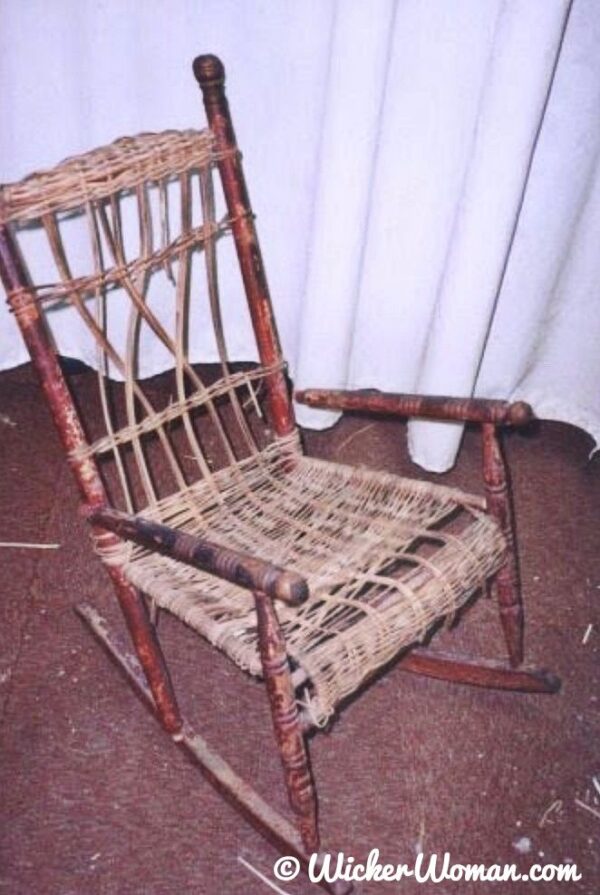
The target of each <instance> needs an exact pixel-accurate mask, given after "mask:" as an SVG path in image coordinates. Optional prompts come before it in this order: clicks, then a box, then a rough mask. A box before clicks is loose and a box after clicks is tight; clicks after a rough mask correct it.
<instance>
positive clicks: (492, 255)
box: [0, 0, 600, 471]
mask: <svg viewBox="0 0 600 895" xmlns="http://www.w3.org/2000/svg"><path fill="white" fill-rule="evenodd" d="M0 28H1V33H0V84H1V85H2V89H1V90H0V111H1V115H2V119H1V120H2V122H3V126H2V128H1V130H0V158H1V169H2V170H1V177H2V180H4V181H9V180H14V179H17V178H20V177H21V176H23V175H25V174H26V173H29V171H31V170H33V169H36V168H40V167H44V166H49V165H52V164H55V163H56V162H57V161H59V160H60V159H62V158H63V157H64V156H66V155H72V154H74V153H76V152H81V151H84V150H86V149H90V148H92V147H93V146H96V145H100V144H102V143H105V142H108V141H110V140H112V139H114V138H115V137H117V136H121V135H122V134H130V133H136V132H138V131H142V130H162V129H164V128H168V127H189V126H196V125H197V126H202V124H203V115H202V110H201V105H200V99H199V95H198V90H197V87H196V85H195V82H194V79H193V77H192V75H191V70H190V63H191V60H192V58H193V57H194V56H195V55H197V54H198V53H200V52H215V53H217V54H218V55H220V56H221V57H222V58H223V60H224V62H225V63H226V65H227V67H228V70H229V81H228V92H229V97H230V102H231V105H232V109H233V114H234V120H235V122H236V129H237V132H238V139H239V142H240V145H241V147H242V149H243V151H244V158H245V165H246V173H247V176H248V180H249V185H250V192H251V196H252V197H253V204H254V206H255V210H256V212H257V214H258V223H259V234H260V236H261V242H262V244H263V250H264V254H265V258H266V263H267V271H268V274H269V280H270V283H271V288H272V292H273V299H274V304H275V309H276V314H277V317H278V322H279V329H280V335H281V337H282V342H283V345H284V349H285V352H286V355H287V357H288V360H289V361H290V367H291V372H292V376H293V378H294V381H295V384H296V386H297V387H307V386H326V387H336V388H337V387H350V388H380V389H388V390H394V391H410V392H422V393H430V394H435V393H437V394H440V393H441V394H451V395H452V394H454V395H469V394H473V393H475V394H477V395H482V396H486V397H499V398H514V399H517V398H519V399H524V400H528V401H530V402H531V403H532V404H533V406H534V409H535V410H536V412H537V413H538V415H539V416H541V417H545V418H551V419H558V420H563V421H566V422H570V423H573V424H575V425H577V426H581V427H582V428H584V429H586V430H587V431H588V432H589V433H590V434H591V435H592V436H593V438H594V439H595V440H596V441H600V391H599V389H598V386H597V383H598V381H599V379H600V351H598V349H597V346H598V344H599V343H600V313H599V312H598V310H597V304H598V302H597V297H596V296H597V288H598V287H597V284H598V283H599V282H600V251H599V250H598V241H599V239H600V179H599V177H598V173H597V169H598V165H597V160H598V152H599V146H600V115H599V114H598V110H599V107H600V104H599V100H600V3H598V2H597V0H573V3H572V4H570V3H569V2H568V0H453V2H448V0H369V2H368V3H367V2H364V0H338V2H335V0H302V2H299V0H279V2H277V3H268V2H261V0H169V2H167V0H152V2H141V0H51V2H48V0H25V2H22V0H0ZM57 340H58V344H59V348H60V349H61V350H64V351H65V353H69V354H71V355H73V354H74V355H76V356H78V346H77V338H76V332H75V331H71V332H69V331H68V328H65V329H64V331H63V330H59V331H58V333H57ZM234 344H235V354H236V357H237V359H244V358H247V357H251V356H253V354H254V352H253V350H252V346H251V344H250V337H249V333H248V328H247V327H246V326H245V325H242V324H240V329H239V332H238V335H237V338H236V339H235V340H234ZM198 350H199V349H198ZM85 359H86V360H89V358H87V357H86V358H85ZM194 359H196V360H202V359H205V358H203V357H202V356H195V358H194ZM25 360H26V353H25V349H24V347H23V346H22V344H21V341H20V338H19V336H18V334H17V332H16V329H15V325H14V322H13V321H12V319H11V318H10V315H9V314H8V313H5V312H4V310H3V311H2V316H1V319H0V368H7V367H10V366H14V365H16V364H19V363H22V362H23V361H25ZM147 360H148V362H149V365H150V366H149V369H148V370H147V371H146V372H157V371H158V370H159V369H160V368H161V363H162V362H163V359H162V358H158V357H157V358H155V359H153V358H149V359H147ZM298 417H299V421H300V422H301V423H302V424H304V425H308V426H314V427H318V428H322V427H324V426H326V425H331V424H332V422H334V420H335V419H336V417H335V416H334V415H332V414H328V413H324V412H322V411H311V410H308V409H307V408H298ZM460 434H461V428H460V426H456V425H452V424H437V423H423V422H413V423H411V425H410V428H409V438H410V447H411V453H412V456H413V458H414V459H415V460H416V461H417V462H418V463H420V464H422V465H423V466H425V467H427V468H429V469H434V470H438V471H442V470H444V469H447V468H448V467H449V466H450V465H451V464H452V462H453V460H454V457H455V453H456V450H457V448H458V444H459V440H460Z"/></svg>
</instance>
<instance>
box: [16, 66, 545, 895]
mask: <svg viewBox="0 0 600 895" xmlns="http://www.w3.org/2000/svg"><path fill="white" fill-rule="evenodd" d="M194 72H195V75H196V78H197V80H198V82H199V84H200V87H201V89H202V93H203V98H204V103H205V109H206V114H207V119H208V124H209V127H208V128H207V129H204V130H185V131H173V130H171V131H165V132H163V133H158V134H151V133H146V134H141V135H139V136H137V137H127V138H123V139H120V140H117V141H116V142H114V143H112V144H111V145H110V146H106V147H103V148H100V149H96V150H93V151H91V152H88V153H84V154H82V155H80V156H77V157H75V158H70V159H67V160H66V161H64V162H62V163H61V164H59V165H57V166H56V167H55V168H53V169H51V170H48V171H42V172H37V173H35V174H32V175H31V176H30V177H27V178H25V179H24V180H22V181H20V182H19V183H14V184H7V185H5V186H3V187H2V188H1V189H0V275H1V278H2V282H3V284H4V286H5V289H6V292H7V296H8V300H9V304H10V307H11V310H12V311H13V312H14V314H15V318H16V321H17V323H18V325H19V327H20V329H21V332H22V334H23V338H24V340H25V343H26V345H27V347H28V349H29V352H30V355H31V358H32V361H33V364H34V366H35V369H36V371H37V373H38V375H39V378H40V381H41V384H42V387H43V390H44V394H45V396H46V398H47V400H48V403H49V406H50V409H51V411H52V415H53V419H54V422H55V424H56V427H57V430H58V433H59V436H60V439H61V443H62V445H63V448H64V450H65V452H66V454H67V458H68V462H69V464H70V466H71V469H72V471H73V473H74V476H75V479H76V481H77V484H78V486H79V490H80V493H81V497H82V501H83V503H84V507H85V512H86V515H87V517H88V518H89V519H90V521H91V522H92V537H93V543H94V547H95V550H96V552H97V554H98V555H99V557H100V558H101V560H102V561H103V562H104V564H105V565H106V567H107V570H108V572H109V575H110V577H111V579H112V581H113V584H114V586H115V589H116V593H117V597H118V600H119V602H120V605H121V608H122V609H123V612H124V615H125V619H126V622H127V625H128V628H129V631H130V634H131V636H132V640H133V643H134V646H135V649H136V654H137V661H138V662H139V667H138V664H137V663H136V662H135V661H134V660H132V659H131V658H130V657H127V658H124V654H123V652H122V650H120V649H113V648H112V646H111V649H112V652H113V653H114V654H115V655H117V657H119V661H120V662H121V664H122V665H123V667H124V668H125V669H126V671H127V673H128V674H129V675H130V676H133V678H134V679H135V680H136V682H137V683H136V685H137V686H138V688H141V689H142V691H143V693H144V696H145V698H147V699H148V700H149V699H150V697H149V694H150V693H151V694H152V695H151V701H152V705H153V707H154V708H155V710H156V712H157V714H158V716H159V718H160V720H161V722H162V724H163V726H164V727H165V728H166V729H167V730H168V731H169V732H170V733H172V734H173V735H174V737H175V738H176V739H177V740H178V741H180V742H182V743H183V744H185V745H187V747H188V748H189V750H190V751H191V752H192V753H193V754H194V755H195V756H196V758H197V759H198V760H199V762H200V764H201V765H202V766H203V767H204V768H205V770H206V771H207V773H208V776H209V778H210V779H212V780H213V782H215V783H216V785H218V786H219V787H220V788H222V789H224V790H225V791H228V792H229V794H230V795H231V796H232V797H233V801H234V802H236V801H237V803H239V804H240V805H242V807H243V808H244V810H245V811H246V812H247V813H248V814H249V815H250V816H251V817H255V818H256V819H257V822H258V825H259V827H260V828H261V829H263V830H264V829H266V830H267V831H269V832H270V833H271V834H272V835H273V836H274V838H275V839H276V840H277V841H278V842H279V843H280V844H282V843H288V844H289V843H291V842H292V840H293V839H294V842H295V844H293V845H289V847H290V848H291V849H292V851H291V852H290V853H295V852H297V853H298V854H302V859H303V861H306V857H307V852H308V851H310V850H317V849H318V847H319V837H318V830H317V810H316V801H315V796H314V787H313V782H312V778H311V774H310V768H309V764H308V759H307V754H306V747H305V744H304V740H303V730H304V729H305V728H306V727H307V726H310V725H324V724H326V723H327V721H328V720H329V719H330V718H331V717H332V715H333V714H334V712H335V711H336V709H337V708H338V707H339V705H340V703H342V702H343V701H344V700H345V699H346V698H347V697H349V696H350V695H351V694H352V693H354V692H355V691H356V690H357V689H358V688H360V687H361V686H362V685H363V684H364V683H365V682H367V681H368V680H369V679H370V678H372V677H373V676H374V675H375V674H376V672H377V671H378V670H379V669H381V668H382V667H383V666H384V665H386V664H387V663H388V662H389V661H390V660H392V659H394V658H395V657H397V656H400V654H404V655H403V661H404V662H405V668H406V670H408V671H414V672H418V673H424V674H428V675H430V676H433V677H444V678H447V679H451V680H460V681H463V682H466V683H471V684H474V685H476V686H499V687H504V688H505V689H524V690H530V691H537V692H551V691H554V690H555V689H556V688H557V686H558V684H557V682H556V680H555V679H553V678H551V677H548V676H547V675H545V674H544V673H541V672H540V673H537V672H535V671H533V670H527V669H520V670H518V671H516V670H514V669H512V670H511V669H501V668H498V667H496V666H495V665H493V664H492V665H490V664H489V663H488V665H487V666H481V665H479V666H475V665H473V664H472V663H469V662H466V661H463V660H456V659H453V658H452V657H443V656H437V657H436V656H432V655H428V654H425V653H423V652H417V653H415V652H414V651H413V653H408V655H407V651H409V650H411V649H412V648H413V647H414V646H415V645H416V644H418V643H420V642H421V641H423V639H424V638H425V637H426V636H427V635H428V634H429V633H430V632H431V630H432V627H433V626H434V625H435V624H436V623H437V622H438V621H439V620H441V619H444V618H445V617H448V616H453V615H454V613H456V612H457V611H458V610H459V609H460V608H461V607H462V606H463V605H464V604H465V603H466V602H467V600H469V598H470V597H471V596H472V595H473V594H475V593H476V592H477V591H478V589H480V588H481V587H482V586H483V585H484V584H485V583H486V582H487V581H488V579H490V578H491V577H492V576H494V575H495V574H497V576H498V579H497V580H498V599H499V603H500V610H501V617H502V620H503V624H504V629H505V634H506V639H507V643H508V646H509V651H510V655H511V661H512V663H513V664H518V663H519V661H520V659H521V654H522V625H523V619H522V610H521V604H520V596H519V581H518V568H517V560H516V552H515V544H514V527H513V520H512V509H511V505H510V493H509V486H508V479H507V475H506V470H505V466H504V461H503V459H502V455H501V451H500V447H499V442H498V439H497V432H496V427H497V426H499V425H520V424H522V423H524V422H527V420H528V419H529V418H530V416H531V409H530V408H528V407H527V405H524V404H520V403H519V404H512V405H511V404H508V403H507V402H500V401H480V400H472V399H465V400H463V399H460V398H445V397H438V398H422V397H420V396H414V395H387V396H386V395H378V396H373V395H364V394H354V393H339V392H331V391H318V390H309V391H307V392H305V393H303V394H301V395H300V396H299V397H300V398H301V399H303V400H305V401H306V402H307V403H310V404H312V405H313V406H323V407H331V406H338V407H342V408H346V409H361V410H365V409H366V410H367V411H369V412H374V413H390V412H391V413H407V414H408V415H412V414H416V415H418V414H422V415H423V416H427V417H431V418H436V419H440V418H450V419H462V420H472V421H476V422H478V423H482V424H483V435H484V480H485V497H478V496H474V495H470V494H466V493H464V492H462V491H459V490H457V489H453V488H447V487H444V486H441V485H433V484H429V483H427V482H420V481H414V480H409V479H405V478H400V477H398V476H394V475H391V474H388V473H380V472H376V471H373V470H367V469H362V468H359V469H357V468H353V467H349V466H344V465H342V464H338V463H334V462H327V463H326V462H323V461H320V460H317V459H314V458H310V457H306V456H304V454H303V452H302V450H301V444H300V439H299V433H298V431H297V429H296V426H295V422H294V415H293V409H292V404H291V400H290V394H289V388H288V383H287V379H286V368H285V363H284V360H283V357H282V353H281V348H280V344H279V340H278V336H277V332H276V328H275V322H274V315H273V308H272V304H271V299H270V294H269V289H268V285H267V280H266V275H265V271H264V266H263V262H262V256H261V252H260V247H259V244H258V238H257V234H256V228H255V226H254V216H253V213H252V208H251V206H250V201H249V197H248V192H247V189H246V184H245V180H244V175H243V170H242V162H241V155H240V153H239V150H238V147H237V144H236V140H235V134H234V130H233V126H232V123H231V117H230V114H229V107H228V104H227V100H226V98H225V93H224V70H223V66H222V64H221V63H220V61H219V60H218V59H216V57H214V56H204V57H200V58H199V59H198V60H196V63H195V66H194ZM219 182H220V187H221V189H219V188H218V185H219ZM33 236H38V237H39V239H38V241H37V242H35V243H33V242H32V241H31V240H32V238H33ZM228 247H229V248H228ZM228 253H229V254H228ZM217 257H219V259H222V258H225V260H226V262H232V261H234V262H235V261H237V271H238V273H239V282H238V283H237V284H234V282H233V281H232V280H227V287H228V291H227V295H226V296H223V295H222V289H221V283H220V280H219V276H218V265H217ZM223 267H227V264H225V265H222V267H221V269H223ZM38 268H39V269H38ZM231 268H232V265H231V263H229V265H228V269H231ZM236 289H237V292H238V293H239V296H240V297H241V299H242V301H241V303H238V304H236V302H235V292H236ZM230 290H231V292H230ZM240 309H241V310H240ZM63 314H67V315H70V316H71V320H72V321H75V322H76V324H77V326H78V328H79V334H80V335H81V338H82V339H84V338H87V339H88V343H87V349H86V351H87V353H86V358H87V360H88V362H89V363H90V364H91V365H93V366H94V367H95V369H96V371H97V378H98V388H99V399H98V400H99V406H100V408H101V415H102V422H101V424H100V425H99V424H98V422H97V414H94V413H92V414H90V418H89V419H87V420H86V414H85V410H86V408H85V407H83V408H81V409H80V410H81V412H79V410H78V408H77V407H76V404H75V401H74V400H73V397H72V395H71V393H70V390H69V387H68V384H67V381H66V377H65V375H64V373H63V369H62V367H61V364H60V362H59V359H58V358H57V347H58V348H59V349H60V347H61V346H60V345H58V346H55V344H54V341H53V332H52V329H53V322H54V321H55V320H57V319H59V316H60V315H63ZM232 320H234V321H235V329H233V328H232V326H231V322H232ZM244 326H246V327H247V328H248V331H250V332H252V333H253V335H254V338H255V343H256V354H255V356H254V358H253V359H248V358H247V357H240V348H239V344H238V343H236V331H237V328H238V327H242V328H243V327H244ZM196 341H197V342H198V344H197V345H196V346H195V347H192V346H194V345H195V342H196ZM150 351H152V352H153V353H154V354H157V355H158V356H160V358H161V363H162V365H163V368H164V369H165V370H167V369H168V370H171V371H172V372H171V374H170V378H169V391H170V393H169V395H168V397H167V399H165V396H164V394H162V395H161V393H160V390H157V389H156V388H155V387H154V385H153V381H152V379H151V378H148V375H147V371H145V358H146V355H147V354H148V353H149V352H150ZM200 361H203V362H204V363H205V364H206V365H207V366H206V367H204V366H203V367H202V372H201V371H200V369H199V367H198V365H197V362H200ZM142 594H145V595H147V596H149V597H151V598H152V600H153V601H154V604H155V605H156V606H158V607H160V608H162V609H165V610H168V611H169V612H171V613H173V614H174V615H175V616H177V617H179V618H180V619H182V620H183V621H184V622H185V623H186V624H188V625H190V626H191V627H192V628H194V629H195V630H197V631H198V632H199V633H200V634H201V635H202V636H203V637H205V638H206V639H207V640H208V641H210V642H211V643H212V644H214V645H215V646H216V647H217V648H219V649H221V650H222V651H223V652H224V653H225V654H226V655H228V656H229V657H230V658H231V659H232V660H233V662H235V663H236V664H237V665H238V666H240V667H241V668H243V669H245V670H246V671H247V672H249V673H250V674H252V675H255V676H259V677H264V679H265V682H266V685H267V692H268V697H269V702H270V706H271V712H272V718H273V726H274V729H275V734H276V739H277V742H278V745H279V749H280V754H281V758H282V763H283V768H284V774H285V777H286V783H287V786H288V792H289V795H290V801H291V804H292V808H293V810H294V813H295V815H296V820H297V825H298V828H299V831H300V836H301V839H300V838H298V837H295V838H294V835H293V834H292V833H290V831H289V829H288V828H287V826H286V825H284V824H283V822H282V821H281V819H280V818H278V817H276V816H275V815H273V813H272V812H270V811H269V810H268V809H267V807H266V806H265V805H264V803H263V802H262V800H260V799H259V798H257V796H256V794H254V793H252V792H251V791H250V790H249V788H248V787H247V785H246V784H244V783H243V781H240V780H239V778H237V777H235V776H234V775H233V774H232V772H231V769H229V768H227V767H226V766H225V765H224V764H223V763H222V761H221V760H220V759H219V758H218V756H215V755H213V754H209V751H208V750H207V747H206V745H205V744H204V743H203V742H202V743H201V742H200V740H199V738H197V737H196V736H195V735H193V734H192V733H191V732H190V730H189V728H188V727H187V725H186V723H185V722H184V721H183V719H182V717H181V715H180V712H179V708H178V705H177V701H176V699H175V695H174V692H173V688H172V686H171V682H170V679H169V675H168V671H167V667H166V663H165V661H164V657H163V655H162V652H161V648H160V645H159V642H158V637H157V633H156V630H155V627H154V625H153V624H152V619H151V617H150V616H149V614H148V612H147V611H146V607H145V603H144V599H143V597H142ZM272 598H275V602H272ZM86 615H87V617H88V621H91V623H92V627H93V628H94V629H95V630H96V633H97V634H100V636H101V637H102V639H103V640H105V641H106V642H107V643H108V640H107V638H106V637H105V636H104V634H105V632H104V627H103V625H101V624H100V623H99V622H98V619H96V618H95V617H94V618H92V617H91V616H90V613H89V611H87V610H86ZM100 629H102V630H100ZM111 643H112V641H111ZM108 645H109V646H110V645H111V644H110V643H108ZM140 667H141V668H142V669H143V672H144V674H145V677H146V681H147V684H148V687H146V684H144V683H143V682H142V680H141V678H140V672H139V668H140ZM287 847H288V845H286V848H287ZM336 887H337V884H335V885H333V886H331V887H330V888H331V889H332V890H334V889H336V890H337V889H339V890H340V891H341V889H344V890H346V889H347V887H345V886H342V887H341V888H340V887H337V888H336Z"/></svg>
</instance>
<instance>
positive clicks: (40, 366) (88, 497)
mask: <svg viewBox="0 0 600 895" xmlns="http://www.w3.org/2000/svg"><path fill="white" fill-rule="evenodd" d="M0 276H1V277H2V283H3V285H4V288H5V289H6V292H7V294H8V300H9V304H10V306H11V309H12V310H13V312H14V314H15V319H16V321H17V323H18V325H19V328H20V330H21V334H22V336H23V339H24V341H25V344H26V346H27V349H28V351H29V354H30V356H31V361H32V364H33V366H34V369H35V370H36V373H37V375H38V377H39V380H40V382H41V385H42V388H43V390H44V394H45V395H46V400H47V401H48V404H49V406H50V411H51V413H52V418H53V420H54V424H55V426H56V429H57V431H58V435H59V438H60V441H61V443H62V445H63V448H64V449H65V451H66V453H67V454H68V455H69V462H70V466H71V470H72V472H73V475H74V476H75V481H76V482H77V485H78V487H79V491H80V494H81V496H82V499H83V501H84V504H85V505H86V507H87V508H88V509H89V508H91V509H93V508H95V507H98V506H99V505H101V504H104V503H106V500H107V495H106V492H105V489H104V486H103V484H102V481H101V479H100V475H99V473H98V469H97V467H96V464H95V462H94V460H93V459H92V458H91V457H86V458H84V459H77V458H76V457H75V456H74V454H73V452H74V451H76V449H77V448H80V447H83V446H85V445H86V444H87V441H86V438H85V435H84V432H83V429H82V426H81V423H80V421H79V417H78V415H77V411H76V409H75V405H74V404H73V399H72V397H71V394H70V392H69V389H68V387H67V384H66V382H65V379H64V376H63V374H62V371H61V369H60V366H59V363H58V360H57V357H56V354H55V352H54V349H53V347H52V343H51V340H50V336H49V334H48V330H47V328H46V324H45V321H44V319H43V317H42V315H41V314H40V311H39V308H38V307H37V305H36V303H35V300H34V296H33V293H32V292H31V291H30V290H28V288H27V285H28V283H27V277H26V275H25V271H24V270H23V267H22V265H21V263H20V260H19V255H18V252H17V249H16V246H15V244H14V241H13V239H12V237H11V234H10V232H9V230H8V228H7V227H5V226H2V227H0ZM96 535H97V536H99V537H102V538H103V542H104V544H107V541H106V534H105V533H101V532H100V531H97V532H96ZM115 541H116V538H115ZM107 546H108V545H107ZM109 574H110V576H111V579H112V582H113V584H114V586H115V592H116V595H117V599H118V601H119V604H120V606H121V609H122V611H123V614H124V616H125V621H126V623H127V627H128V629H129V632H130V634H131V637H132V640H133V642H134V645H135V648H136V652H137V654H138V658H139V660H140V664H141V666H142V668H143V669H144V671H145V673H146V675H147V678H148V683H149V685H150V688H151V691H152V694H153V696H154V700H155V704H156V710H157V711H158V714H159V717H160V719H161V721H162V724H163V725H164V727H165V728H166V729H167V730H168V731H175V730H179V728H180V727H181V717H180V714H179V709H178V707H177V701H176V699H175V694H174V692H173V688H172V686H171V681H170V678H169V674H168V671H167V667H166V663H165V660H164V657H163V654H162V650H161V648H160V645H159V643H158V640H157V637H156V633H155V631H154V628H153V627H152V625H151V623H150V619H149V617H148V612H147V609H146V605H145V603H144V601H143V599H142V597H141V596H140V594H139V593H138V592H137V590H136V589H135V588H134V587H133V585H132V584H131V583H130V582H128V581H127V580H126V578H125V576H124V575H123V572H122V570H121V569H120V568H119V567H117V566H113V567H112V568H111V569H110V570H109Z"/></svg>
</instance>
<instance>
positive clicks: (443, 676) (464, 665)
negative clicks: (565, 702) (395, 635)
mask: <svg viewBox="0 0 600 895" xmlns="http://www.w3.org/2000/svg"><path fill="white" fill-rule="evenodd" d="M398 668H399V669H400V671H408V672H410V673H411V674H422V675H425V677H433V678H438V679H439V680H443V681H455V682H456V683H458V684H467V685H469V686H471V687H493V688H494V689H496V690H514V691H517V692H520V693H557V692H558V690H560V679H559V678H558V677H556V675H554V674H552V673H551V672H549V671H545V670H544V669H542V668H525V667H521V668H507V667H506V665H503V664H502V662H496V661H494V660H493V659H487V660H482V659H478V660H477V661H476V662H475V661H474V660H473V659H468V658H463V657H460V656H454V655H450V654H448V653H442V652H438V651H437V650H436V651H435V652H432V651H430V650H426V649H413V650H411V651H410V652H409V653H408V655H406V656H405V657H404V658H402V659H401V660H400V662H399V663H398Z"/></svg>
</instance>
